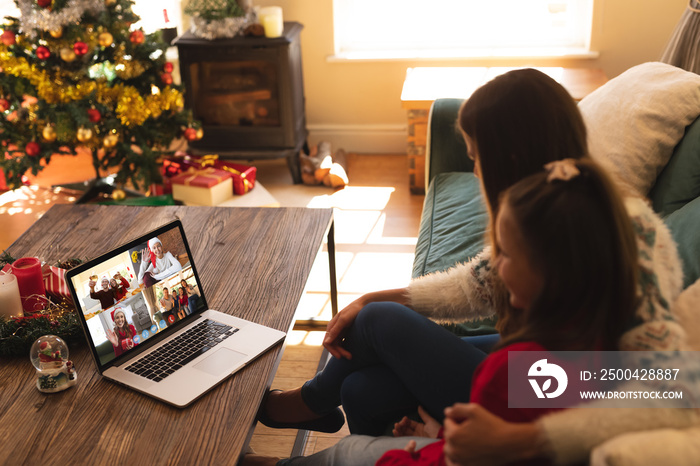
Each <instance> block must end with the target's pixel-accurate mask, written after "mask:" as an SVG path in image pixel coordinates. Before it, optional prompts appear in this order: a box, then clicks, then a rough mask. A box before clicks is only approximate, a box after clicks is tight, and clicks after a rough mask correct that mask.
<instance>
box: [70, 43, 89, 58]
mask: <svg viewBox="0 0 700 466" xmlns="http://www.w3.org/2000/svg"><path fill="white" fill-rule="evenodd" d="M73 51H74V52H75V54H76V55H77V56H79V57H82V56H83V55H85V54H86V53H87V52H88V46H87V44H86V43H85V42H76V43H75V44H73Z"/></svg>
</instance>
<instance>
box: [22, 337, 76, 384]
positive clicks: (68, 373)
mask: <svg viewBox="0 0 700 466" xmlns="http://www.w3.org/2000/svg"><path fill="white" fill-rule="evenodd" d="M29 359H30V360H31V361H32V364H33V365H34V367H35V368H36V376H37V380H36V388H37V389H38V390H39V391H40V392H43V393H56V392H60V391H62V390H65V389H66V388H70V387H72V386H73V385H75V384H76V382H77V381H78V373H77V372H76V371H75V367H74V366H73V362H72V361H71V360H70V359H68V345H66V343H65V342H64V341H63V340H62V339H61V338H59V337H57V336H56V335H44V336H42V337H40V338H38V339H37V340H36V341H35V342H34V344H33V345H32V348H31V349H30V350H29Z"/></svg>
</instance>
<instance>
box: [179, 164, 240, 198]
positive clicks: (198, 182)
mask: <svg viewBox="0 0 700 466" xmlns="http://www.w3.org/2000/svg"><path fill="white" fill-rule="evenodd" d="M231 176H232V175H231V173H229V172H227V171H224V170H219V169H217V168H213V167H207V168H190V169H189V170H188V171H186V172H184V173H181V174H179V175H177V176H174V177H173V178H171V179H170V181H171V182H172V186H173V199H175V200H178V201H182V202H186V203H188V204H194V205H208V206H214V205H217V204H221V203H222V202H224V201H226V200H227V199H229V198H231V197H232V195H233V180H232V179H231Z"/></svg>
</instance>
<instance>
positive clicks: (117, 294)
mask: <svg viewBox="0 0 700 466" xmlns="http://www.w3.org/2000/svg"><path fill="white" fill-rule="evenodd" d="M121 278H122V281H121V283H120V284H119V285H117V287H116V288H114V299H116V300H117V301H119V300H120V299H122V298H123V297H124V296H126V290H127V289H128V288H129V282H128V281H127V280H126V278H124V277H121Z"/></svg>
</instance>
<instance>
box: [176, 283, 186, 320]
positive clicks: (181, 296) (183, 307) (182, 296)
mask: <svg viewBox="0 0 700 466" xmlns="http://www.w3.org/2000/svg"><path fill="white" fill-rule="evenodd" d="M178 295H179V296H178V302H179V303H180V308H179V309H180V310H179V311H178V313H177V318H178V319H184V318H185V316H186V315H187V304H188V299H187V292H186V291H185V288H184V287H182V286H181V287H180V289H179V290H178Z"/></svg>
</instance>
